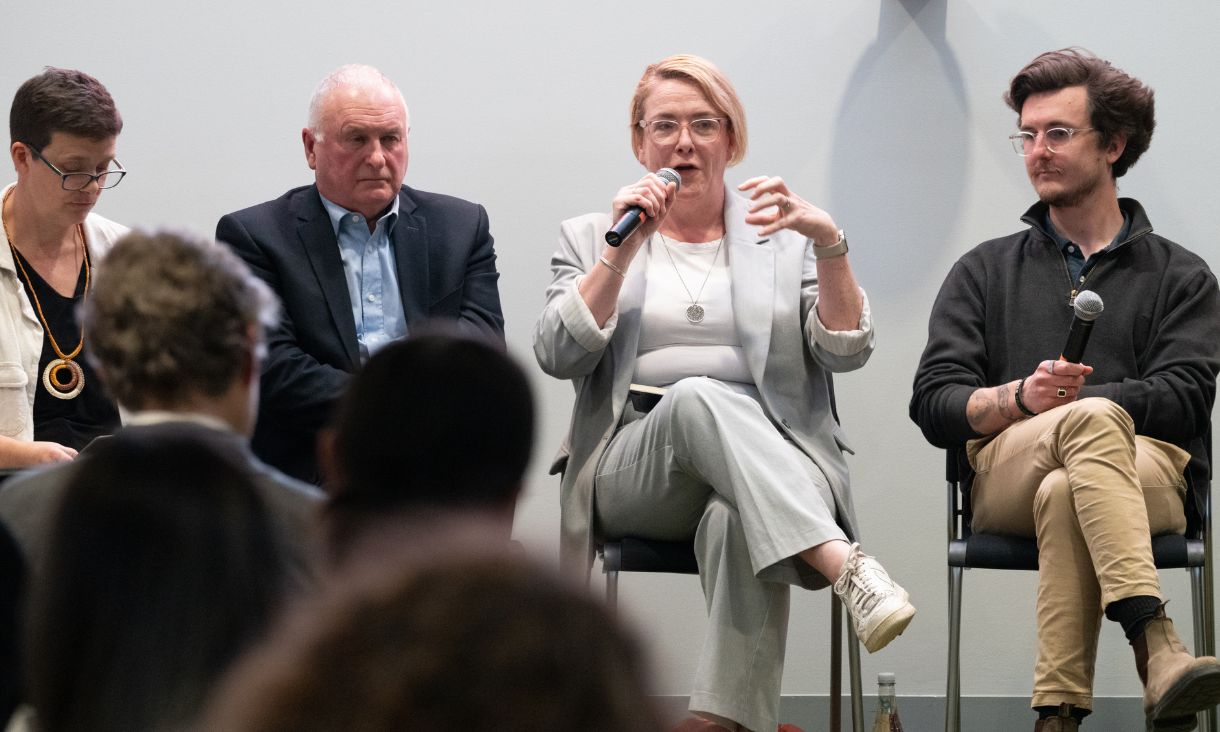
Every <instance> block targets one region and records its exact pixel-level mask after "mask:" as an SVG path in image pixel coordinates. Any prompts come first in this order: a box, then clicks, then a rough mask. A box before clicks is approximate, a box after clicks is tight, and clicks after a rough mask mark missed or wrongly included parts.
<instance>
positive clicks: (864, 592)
mask: <svg viewBox="0 0 1220 732" xmlns="http://www.w3.org/2000/svg"><path fill="white" fill-rule="evenodd" d="M834 591H835V594H836V595H838V596H839V597H840V598H842V600H843V604H845V605H846V606H847V612H849V613H850V614H851V618H852V621H853V622H855V624H856V636H857V637H858V638H859V639H860V642H861V643H863V644H864V647H865V648H867V649H868V652H869V653H875V652H876V651H879V650H881V649H882V648H885V646H886V645H887V644H888V643H889V642H890V641H892V640H894V638H896V637H898V636H899V635H901V634H902V631H904V630H906V627H907V625H909V624H910V622H911V618H913V617H915V606H914V605H912V604H911V602H910V596H909V595H908V594H907V591H906V590H904V589H902V587H901V586H900V585H899V584H898V583H897V582H895V581H894V580H892V579H890V575H889V573H887V572H886V571H885V568H884V567H882V566H881V564H880V563H879V562H878V561H877V560H876V559H874V558H873V557H870V556H869V555H867V554H865V553H864V552H862V551H860V545H859V544H852V545H851V551H850V553H849V554H848V555H847V561H846V562H844V563H843V570H842V573H841V574H840V575H839V579H837V580H835V584H834Z"/></svg>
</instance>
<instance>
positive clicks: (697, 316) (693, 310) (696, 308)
mask: <svg viewBox="0 0 1220 732" xmlns="http://www.w3.org/2000/svg"><path fill="white" fill-rule="evenodd" d="M703 315H704V313H703V306H702V305H700V304H698V303H693V304H691V306H690V307H688V308H686V319H687V320H689V321H690V322H692V323H702V322H703Z"/></svg>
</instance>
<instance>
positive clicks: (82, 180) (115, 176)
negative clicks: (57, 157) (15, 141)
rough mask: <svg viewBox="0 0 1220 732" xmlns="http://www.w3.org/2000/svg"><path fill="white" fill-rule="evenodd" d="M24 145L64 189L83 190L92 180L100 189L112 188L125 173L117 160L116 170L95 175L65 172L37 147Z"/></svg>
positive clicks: (115, 162)
mask: <svg viewBox="0 0 1220 732" xmlns="http://www.w3.org/2000/svg"><path fill="white" fill-rule="evenodd" d="M23 144H24V143H23ZM25 146H26V148H27V149H28V150H29V151H30V152H32V153H34V157H36V158H38V159H39V160H41V161H42V162H44V163H46V166H47V167H48V168H50V169H51V170H52V171H53V172H54V173H55V175H58V176H59V181H60V185H61V186H63V189H64V190H65V191H80V190H84V189H85V188H88V187H89V184H90V183H92V182H93V181H97V187H98V188H100V189H102V190H105V189H107V188H114V187H115V186H117V185H118V184H119V182H120V181H122V180H123V177H124V176H125V175H127V171H126V170H123V164H122V163H120V162H119V161H117V160H115V161H114V164H115V165H117V166H119V167H118V169H117V170H107V171H106V172H105V173H98V174H97V175H94V174H93V173H65V172H63V171H62V170H60V169H59V168H57V167H55V164H54V163H52V162H51V161H50V160H47V159H46V158H44V157H43V156H42V153H41V152H39V151H38V148H36V147H34V146H33V145H29V144H26V145H25Z"/></svg>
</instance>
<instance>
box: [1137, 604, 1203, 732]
mask: <svg viewBox="0 0 1220 732" xmlns="http://www.w3.org/2000/svg"><path fill="white" fill-rule="evenodd" d="M1131 647H1132V648H1133V649H1134V650H1135V668H1136V670H1137V671H1139V675H1140V681H1142V682H1143V684H1144V714H1145V715H1147V717H1148V729H1150V730H1156V731H1157V732H1186V730H1192V729H1194V728H1195V724H1196V722H1197V717H1196V716H1195V715H1196V714H1198V713H1199V712H1200V711H1203V710H1205V709H1210V708H1212V707H1214V706H1216V704H1217V703H1220V662H1217V661H1216V659H1215V657H1213V656H1200V657H1199V658H1195V657H1194V656H1192V655H1190V653H1189V652H1188V651H1187V650H1186V646H1184V645H1182V641H1181V640H1179V639H1178V634H1177V632H1176V631H1175V630H1174V629H1173V621H1172V620H1170V619H1169V618H1167V617H1165V605H1164V604H1162V605H1161V606H1160V607H1159V608H1157V610H1156V616H1155V617H1154V618H1153V619H1152V620H1150V621H1148V625H1147V626H1146V627H1145V628H1144V632H1143V634H1142V635H1141V636H1140V637H1138V638H1136V639H1135V640H1133V641H1131Z"/></svg>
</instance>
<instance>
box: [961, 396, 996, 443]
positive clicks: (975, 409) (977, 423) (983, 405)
mask: <svg viewBox="0 0 1220 732" xmlns="http://www.w3.org/2000/svg"><path fill="white" fill-rule="evenodd" d="M977 394H978V399H977V400H974V399H971V400H970V402H968V403H967V404H966V421H967V422H969V423H970V427H971V428H973V429H974V431H975V432H979V433H982V432H983V430H982V425H983V424H984V423H985V422H986V421H987V415H988V414H990V413H991V412H992V411H993V410H995V408H996V405H995V400H994V399H993V398H992V395H991V394H990V393H989V392H988V391H980V392H977Z"/></svg>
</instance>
